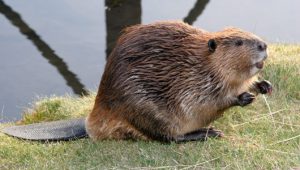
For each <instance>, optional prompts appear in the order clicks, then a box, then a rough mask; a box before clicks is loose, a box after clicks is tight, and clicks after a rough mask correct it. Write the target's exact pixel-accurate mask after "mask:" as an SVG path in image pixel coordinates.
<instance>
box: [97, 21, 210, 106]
mask: <svg viewBox="0 0 300 170" xmlns="http://www.w3.org/2000/svg"><path fill="white" fill-rule="evenodd" d="M207 41H208V36H207V33H206V32H204V31H203V30H199V29H195V28H193V27H191V26H189V25H187V24H184V23H181V22H162V23H155V24H150V25H138V26H133V27H129V28H127V29H126V30H125V31H124V33H123V35H122V36H121V37H120V39H119V40H118V43H117V45H116V47H115V49H114V50H113V52H112V54H111V55H110V56H109V58H108V63H107V66H106V69H105V73H104V75H103V79H102V81H101V86H100V87H101V89H102V90H103V93H105V94H107V95H105V96H114V97H113V98H112V97H110V98H106V99H105V100H104V101H106V102H105V103H107V104H109V103H119V102H127V101H130V102H132V103H134V104H136V105H140V104H145V103H148V104H149V103H151V104H153V105H155V106H156V107H159V109H169V110H173V112H178V111H179V110H180V109H181V108H180V107H179V106H180V103H181V101H182V100H184V99H185V97H190V94H191V93H193V91H194V90H198V87H200V86H198V85H199V83H201V82H203V81H202V80H199V79H198V78H199V77H201V76H207V74H208V73H207V72H209V71H208V68H205V67H207V65H208V62H209V59H207V56H208V55H209V53H210V51H209V50H208V48H207ZM195 74H198V76H195ZM202 79H203V78H202ZM197 86H198V87H197ZM114 94H115V95H114ZM174 106H175V107H174ZM176 106H178V107H177V108H176ZM175 110H176V111H175Z"/></svg>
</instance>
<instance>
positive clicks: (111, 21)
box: [105, 0, 142, 58]
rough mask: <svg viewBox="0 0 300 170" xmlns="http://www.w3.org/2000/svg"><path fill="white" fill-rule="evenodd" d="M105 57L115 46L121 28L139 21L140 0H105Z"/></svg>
mask: <svg viewBox="0 0 300 170" xmlns="http://www.w3.org/2000/svg"><path fill="white" fill-rule="evenodd" d="M105 6H106V10H105V14H106V32H107V37H106V45H107V46H106V58H107V57H108V56H109V54H110V52H111V50H112V49H113V47H114V46H115V42H116V41H117V39H118V37H119V36H120V33H121V31H122V29H124V28H125V27H128V26H130V25H135V24H140V23H141V14H142V10H141V0H120V1H112V0H105Z"/></svg>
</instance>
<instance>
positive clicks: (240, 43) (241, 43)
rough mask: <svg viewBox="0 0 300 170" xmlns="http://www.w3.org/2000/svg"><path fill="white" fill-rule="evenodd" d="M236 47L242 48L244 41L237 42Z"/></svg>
mask: <svg viewBox="0 0 300 170" xmlns="http://www.w3.org/2000/svg"><path fill="white" fill-rule="evenodd" d="M235 45H236V46H241V45H243V41H242V40H237V41H236V42H235Z"/></svg>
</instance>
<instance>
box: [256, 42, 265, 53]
mask: <svg viewBox="0 0 300 170" xmlns="http://www.w3.org/2000/svg"><path fill="white" fill-rule="evenodd" d="M257 49H258V50H259V51H265V50H267V44H266V43H264V42H260V43H259V44H258V45H257Z"/></svg>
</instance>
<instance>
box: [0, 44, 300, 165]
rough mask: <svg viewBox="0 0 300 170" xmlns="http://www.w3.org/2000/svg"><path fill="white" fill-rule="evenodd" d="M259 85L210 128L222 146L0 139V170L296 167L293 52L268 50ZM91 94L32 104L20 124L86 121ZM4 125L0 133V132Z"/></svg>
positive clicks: (297, 92)
mask: <svg viewBox="0 0 300 170" xmlns="http://www.w3.org/2000/svg"><path fill="white" fill-rule="evenodd" d="M262 77H264V78H266V79H268V80H269V81H271V82H272V83H273V85H274V92H273V95H271V96H265V98H264V97H263V96H260V97H258V98H257V100H256V101H255V102H254V103H253V104H252V105H251V106H247V107H245V108H238V107H236V108H232V109H230V110H228V111H227V112H226V114H225V115H224V117H222V118H220V119H218V120H217V121H216V122H214V124H213V125H214V126H215V127H216V128H218V129H222V130H223V131H224V133H225V135H226V137H224V138H223V139H209V140H208V141H206V142H189V143H184V144H175V143H172V144H162V143H159V142H147V141H130V140H129V141H110V140H106V141H99V142H92V141H91V140H89V139H81V140H77V141H70V142H57V143H39V142H30V141H22V140H18V139H14V138H11V137H8V136H6V135H4V134H1V133H0V169H132V168H134V169H140V168H141V167H144V168H145V169H150V167H151V168H152V169H194V168H196V169H223V168H224V169H225V168H226V169H290V168H295V167H300V46H296V45H272V46H271V47H270V58H269V59H268V63H267V65H266V67H265V69H264V72H263V73H262ZM94 98H95V94H91V95H90V96H88V97H84V98H72V97H69V96H66V97H50V98H45V99H39V100H38V101H37V102H35V105H34V106H32V109H29V110H28V111H26V112H27V113H28V114H26V115H25V116H24V118H23V120H22V121H19V122H18V123H19V124H27V123H33V122H40V121H50V120H58V119H68V118H70V117H81V116H85V115H86V114H87V113H88V112H89V111H90V110H91V108H92V105H93V100H94ZM9 125H10V124H3V125H0V128H1V127H4V126H9Z"/></svg>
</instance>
